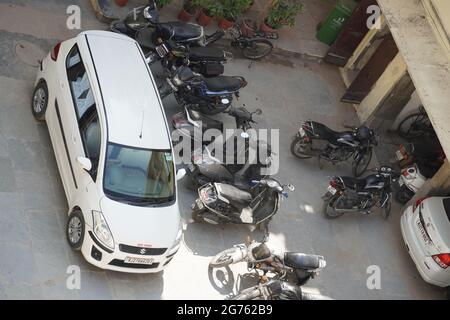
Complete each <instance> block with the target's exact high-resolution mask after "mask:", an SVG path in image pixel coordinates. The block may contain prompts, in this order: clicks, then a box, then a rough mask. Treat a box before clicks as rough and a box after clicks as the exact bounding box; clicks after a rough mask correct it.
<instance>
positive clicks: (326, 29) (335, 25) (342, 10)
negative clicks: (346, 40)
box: [316, 0, 356, 46]
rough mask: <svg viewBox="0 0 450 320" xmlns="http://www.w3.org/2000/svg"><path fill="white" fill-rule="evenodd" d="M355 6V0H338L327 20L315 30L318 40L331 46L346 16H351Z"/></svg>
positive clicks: (345, 20) (346, 18)
mask: <svg viewBox="0 0 450 320" xmlns="http://www.w3.org/2000/svg"><path fill="white" fill-rule="evenodd" d="M355 8H356V2H355V1H353V0H350V1H344V0H339V1H338V2H337V4H336V6H335V7H334V9H333V11H332V12H331V14H330V15H329V17H328V18H327V20H326V21H325V22H324V23H323V24H322V26H321V27H320V28H319V30H318V31H317V34H316V38H317V39H318V40H319V41H320V42H323V43H325V44H328V45H330V46H331V45H332V44H333V42H334V41H335V40H336V39H337V37H338V36H339V33H340V32H341V30H342V27H343V26H344V24H345V23H346V22H347V20H348V18H350V17H351V15H352V13H353V10H355Z"/></svg>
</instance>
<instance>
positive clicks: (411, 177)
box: [395, 163, 438, 204]
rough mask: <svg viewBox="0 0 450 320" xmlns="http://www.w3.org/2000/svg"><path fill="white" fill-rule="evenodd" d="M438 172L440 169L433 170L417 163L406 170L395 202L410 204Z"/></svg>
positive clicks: (401, 177)
mask: <svg viewBox="0 0 450 320" xmlns="http://www.w3.org/2000/svg"><path fill="white" fill-rule="evenodd" d="M437 170H438V168H434V169H432V168H430V167H427V166H422V165H419V164H417V163H414V164H413V165H411V166H409V167H407V168H404V169H403V170H402V174H401V175H400V178H399V179H398V184H399V189H398V190H397V192H396V194H395V200H397V202H399V203H401V204H406V203H408V201H409V200H411V199H412V198H413V197H414V195H415V194H416V192H417V191H419V189H420V188H422V186H423V185H424V184H425V182H426V181H427V180H428V179H430V178H432V177H433V176H434V175H435V173H436V172H437Z"/></svg>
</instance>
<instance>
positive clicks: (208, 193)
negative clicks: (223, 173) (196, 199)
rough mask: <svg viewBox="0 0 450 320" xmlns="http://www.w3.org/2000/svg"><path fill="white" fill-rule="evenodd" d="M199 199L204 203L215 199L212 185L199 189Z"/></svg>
mask: <svg viewBox="0 0 450 320" xmlns="http://www.w3.org/2000/svg"><path fill="white" fill-rule="evenodd" d="M200 199H201V200H202V202H203V203H204V204H207V205H208V204H210V203H213V202H215V201H216V200H217V195H216V192H215V191H214V187H213V186H211V185H210V186H208V187H205V188H203V189H201V190H200Z"/></svg>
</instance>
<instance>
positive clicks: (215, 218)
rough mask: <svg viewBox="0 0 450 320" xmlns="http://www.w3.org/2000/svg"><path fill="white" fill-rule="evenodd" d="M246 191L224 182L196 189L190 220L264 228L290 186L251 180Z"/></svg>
mask: <svg viewBox="0 0 450 320" xmlns="http://www.w3.org/2000/svg"><path fill="white" fill-rule="evenodd" d="M253 183H254V186H253V187H252V188H250V190H249V191H244V190H241V189H238V188H237V187H235V186H232V185H230V184H225V183H208V184H206V185H204V186H202V187H200V188H199V190H198V195H199V197H198V199H196V200H195V202H194V203H193V204H192V218H193V219H194V221H197V222H206V223H210V224H220V223H233V224H246V225H250V226H253V227H256V226H257V227H259V228H267V225H268V223H269V221H270V219H271V218H272V217H273V216H274V215H275V214H276V213H277V212H278V210H279V209H280V206H281V200H282V198H283V197H284V198H286V197H287V196H288V191H293V190H294V186H293V185H284V186H282V185H281V184H280V183H279V182H278V181H276V180H274V179H263V180H260V181H253Z"/></svg>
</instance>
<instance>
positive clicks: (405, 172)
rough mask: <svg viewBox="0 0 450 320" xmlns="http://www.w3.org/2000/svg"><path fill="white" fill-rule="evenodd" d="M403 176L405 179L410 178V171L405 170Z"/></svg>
mask: <svg viewBox="0 0 450 320" xmlns="http://www.w3.org/2000/svg"><path fill="white" fill-rule="evenodd" d="M402 175H403V176H404V177H405V178H406V177H408V175H409V173H408V170H404V171H403V172H402Z"/></svg>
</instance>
